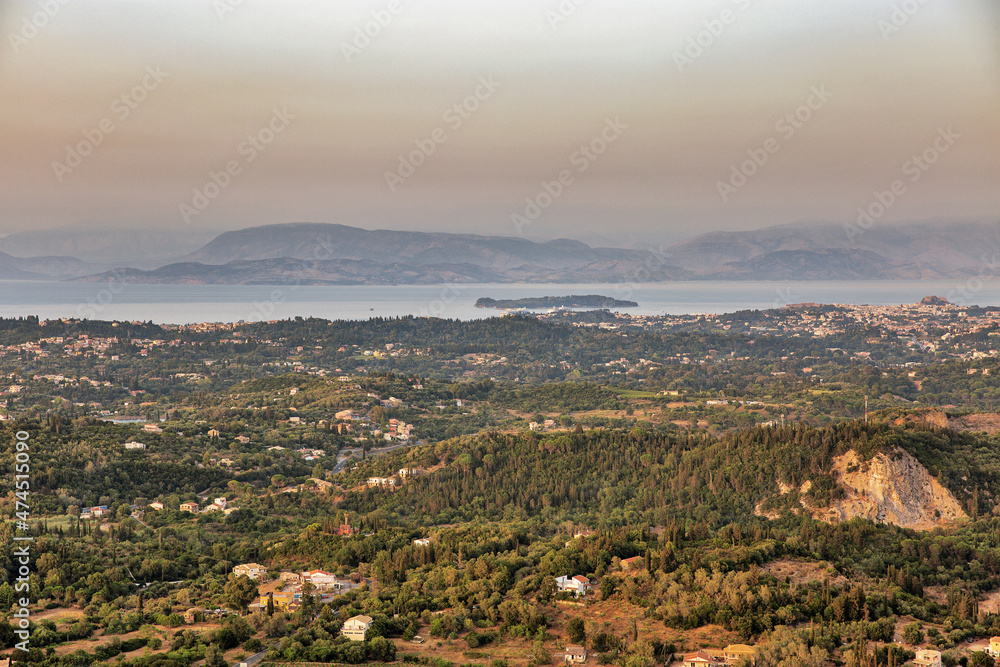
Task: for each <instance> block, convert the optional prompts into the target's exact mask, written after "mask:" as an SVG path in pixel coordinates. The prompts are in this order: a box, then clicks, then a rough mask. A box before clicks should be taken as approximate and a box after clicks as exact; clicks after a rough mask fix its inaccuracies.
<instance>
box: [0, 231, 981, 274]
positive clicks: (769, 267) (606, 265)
mask: <svg viewBox="0 0 1000 667" xmlns="http://www.w3.org/2000/svg"><path fill="white" fill-rule="evenodd" d="M87 233H90V232H87ZM115 234H117V233H113V232H107V233H105V234H103V235H99V236H97V237H95V238H94V239H92V240H90V241H88V244H89V245H87V244H85V247H84V248H83V249H84V250H86V251H87V253H88V257H105V256H108V253H109V252H110V250H109V249H110V248H112V247H113V245H114V239H115V238H116V236H115ZM142 234H143V232H134V234H132V235H131V236H126V237H123V238H128V239H131V241H129V243H130V244H131V245H129V246H128V248H126V252H127V253H128V254H131V255H132V256H133V257H134V256H136V255H137V254H138V255H139V256H141V255H142V252H143V249H145V248H149V247H150V246H155V245H156V244H157V243H159V244H160V247H159V248H158V250H157V252H158V253H160V254H161V255H163V256H165V257H167V259H165V260H161V261H160V262H154V261H152V258H151V257H148V256H147V257H146V260H145V261H144V262H143V263H142V265H137V264H135V263H128V262H124V261H123V262H120V263H114V262H101V263H99V264H98V263H92V262H87V261H83V260H81V259H79V258H77V257H76V256H59V255H58V254H56V253H40V256H34V257H25V256H20V257H19V256H15V255H17V253H13V252H10V251H9V250H5V249H6V248H22V249H31V250H38V251H44V250H46V249H49V248H55V249H57V250H58V249H65V248H70V247H74V244H77V245H76V246H75V247H78V248H79V247H80V246H79V245H78V244H79V243H80V240H79V237H78V236H77V237H73V236H72V235H71V236H69V237H67V238H63V235H62V234H61V233H60V234H52V233H49V234H48V236H49V237H50V238H52V237H54V238H55V240H54V241H53V242H52V243H50V244H48V245H46V243H45V238H46V233H45V232H44V231H42V232H26V233H23V234H15V235H12V236H8V237H5V238H4V239H0V278H3V279H17V280H66V279H80V280H88V281H101V280H107V279H109V278H110V277H112V274H111V273H109V272H107V270H108V269H111V268H112V267H117V268H118V270H117V271H116V272H114V277H115V278H116V279H118V280H127V281H130V282H136V283H157V284H292V283H296V284H314V285H362V284H373V285H391V284H440V283H447V282H456V283H474V282H496V283H510V282H528V283H539V282H551V283H586V282H594V283H602V282H604V283H614V282H627V281H670V280H776V281H783V280H916V279H938V280H946V279H964V278H968V277H972V276H978V275H993V274H996V273H997V271H996V270H995V269H996V267H997V265H998V260H1000V224H997V223H987V222H951V221H940V220H935V221H924V222H914V223H879V224H875V225H872V226H871V227H870V228H869V229H861V228H858V227H856V226H845V225H843V224H837V223H830V222H809V223H796V224H785V225H779V226H774V227H767V228H763V229H757V230H752V231H743V232H709V233H706V234H701V235H698V236H695V237H693V238H691V239H688V240H686V241H683V242H681V243H676V244H674V245H671V246H669V247H667V248H666V249H658V250H656V251H653V250H633V249H625V248H600V247H592V246H590V245H587V244H585V243H582V242H580V241H575V240H571V239H556V240H552V241H545V242H536V241H530V240H528V239H524V238H519V237H505V236H480V235H476V234H450V233H428V232H408V231H392V230H366V229H361V228H358V227H349V226H346V225H341V224H331V223H289V224H275V225H264V226H261V227H251V228H247V229H240V230H235V231H229V232H224V233H221V234H219V235H217V236H215V237H214V238H212V239H211V240H209V241H208V242H207V243H205V244H203V245H200V246H198V247H197V248H195V249H194V250H193V251H190V252H188V253H187V254H185V255H182V256H179V257H175V258H170V257H168V252H169V251H170V250H174V251H178V250H184V248H185V246H184V245H183V244H181V245H180V246H178V245H176V244H174V243H173V242H170V244H169V245H168V247H166V248H164V247H162V246H163V244H167V243H168V241H169V240H170V238H169V237H170V234H171V233H170V232H162V231H159V232H150V234H152V236H151V237H149V238H148V239H147V238H142ZM191 245H192V242H191V240H188V242H187V247H190V246H191ZM991 272H992V273H991Z"/></svg>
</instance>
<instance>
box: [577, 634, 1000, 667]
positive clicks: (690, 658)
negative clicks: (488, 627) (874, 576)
mask: <svg viewBox="0 0 1000 667" xmlns="http://www.w3.org/2000/svg"><path fill="white" fill-rule="evenodd" d="M986 653H988V654H990V655H991V656H993V657H994V658H996V657H1000V637H993V638H992V639H991V640H990V647H989V648H988V649H986ZM585 659H586V658H585ZM743 661H747V662H749V663H750V664H751V665H753V664H756V662H757V657H756V653H755V651H754V647H752V646H747V645H746V644H730V645H729V646H727V647H726V648H724V649H721V650H719V649H713V648H704V649H701V650H698V651H695V652H694V653H685V654H684V660H683V667H721V666H722V665H735V664H737V663H740V662H743ZM567 662H569V660H568V658H567ZM913 664H914V665H915V666H916V667H942V664H941V651H935V650H934V649H918V650H917V651H916V658H915V659H914V660H913Z"/></svg>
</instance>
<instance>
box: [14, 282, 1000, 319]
mask: <svg viewBox="0 0 1000 667" xmlns="http://www.w3.org/2000/svg"><path fill="white" fill-rule="evenodd" d="M570 294H579V295H584V294H601V295H604V296H610V297H613V298H616V299H621V300H629V301H635V302H637V303H638V304H639V306H638V307H637V308H621V309H618V310H620V311H621V312H626V313H632V314H636V315H680V314H707V313H715V314H718V313H729V312H734V311H737V310H744V309H751V310H753V309H767V308H780V307H783V306H785V305H788V304H794V303H803V302H815V303H839V304H859V305H860V304H871V305H891V304H907V303H916V302H918V301H919V300H920V299H922V298H923V297H925V296H929V295H936V296H941V297H945V298H948V299H949V300H950V301H951V302H952V303H957V304H959V305H973V304H977V305H981V306H996V305H1000V280H993V281H991V280H985V281H984V280H978V279H973V280H968V281H959V280H955V281H921V280H907V281H800V282H796V281H788V282H714V281H683V282H666V283H618V284H606V283H605V284H559V285H551V284H535V283H532V284H448V285H400V286H382V285H350V286H332V287H314V286H301V285H284V286H273V285H142V284H128V283H122V282H109V283H84V282H42V281H12V280H3V281H0V317H4V318H11V317H23V316H30V315H34V316H37V317H39V318H41V319H59V318H86V319H99V320H120V321H143V322H146V321H152V322H154V323H156V324H192V323H197V322H240V321H245V322H259V321H266V320H274V319H286V318H294V317H318V318H323V319H330V320H338V319H339V320H366V319H369V318H373V317H401V316H406V315H413V316H417V317H427V316H431V317H441V318H447V319H459V320H471V319H482V318H487V317H496V316H499V315H501V314H502V311H499V310H492V309H483V308H476V307H475V305H474V304H475V302H476V300H477V299H479V298H480V297H491V298H494V299H519V298H525V297H540V296H565V295H570Z"/></svg>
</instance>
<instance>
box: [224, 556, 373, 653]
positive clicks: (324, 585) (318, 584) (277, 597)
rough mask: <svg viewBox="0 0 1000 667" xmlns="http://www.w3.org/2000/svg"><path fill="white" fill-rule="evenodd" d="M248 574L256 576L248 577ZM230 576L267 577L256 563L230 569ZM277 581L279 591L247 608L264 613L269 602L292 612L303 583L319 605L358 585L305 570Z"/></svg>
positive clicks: (284, 573)
mask: <svg viewBox="0 0 1000 667" xmlns="http://www.w3.org/2000/svg"><path fill="white" fill-rule="evenodd" d="M251 573H252V574H254V575H256V576H251ZM233 574H246V575H247V576H248V577H250V578H251V579H254V580H255V581H256V580H258V579H259V578H262V577H264V576H266V575H267V569H266V568H264V567H263V566H261V565H258V564H257V563H247V564H246V565H237V566H236V567H235V568H233ZM278 578H279V579H281V581H282V582H284V584H283V587H282V590H280V591H278V592H276V593H271V594H270V595H266V596H265V595H262V596H260V597H259V598H258V599H257V601H256V602H254V603H253V604H251V605H250V609H260V610H266V609H267V606H268V603H269V602H270V603H271V604H273V605H274V608H275V609H280V610H282V611H286V612H289V611H294V610H296V609H298V608H299V606H300V605H301V604H302V595H303V591H302V587H303V586H304V585H305V584H307V583H309V584H312V586H313V588H314V590H315V591H316V594H317V595H318V596H319V601H320V603H322V604H325V603H327V602H330V601H331V600H332V599H333V598H334V596H336V595H342V594H344V593H347V592H349V591H352V590H354V589H355V588H358V587H359V586H360V585H361V584H360V583H356V582H354V581H353V580H351V579H341V578H340V577H338V576H337V575H336V574H333V573H332V572H326V571H324V570H309V571H307V572H298V573H297V572H282V573H281V574H279V575H278ZM285 588H288V590H285ZM362 639H363V637H362Z"/></svg>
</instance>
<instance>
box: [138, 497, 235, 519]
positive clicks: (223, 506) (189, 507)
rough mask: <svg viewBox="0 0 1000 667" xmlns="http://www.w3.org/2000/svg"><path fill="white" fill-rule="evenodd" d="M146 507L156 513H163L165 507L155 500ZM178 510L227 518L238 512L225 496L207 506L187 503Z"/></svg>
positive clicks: (191, 502)
mask: <svg viewBox="0 0 1000 667" xmlns="http://www.w3.org/2000/svg"><path fill="white" fill-rule="evenodd" d="M147 507H149V509H153V510H156V511H157V512H161V511H163V509H164V507H165V505H164V504H163V503H161V502H160V501H158V500H157V501H153V502H151V503H149V505H147ZM178 509H180V511H181V512H190V513H191V514H198V513H199V512H201V513H208V512H222V513H223V514H225V515H226V516H229V515H230V514H232V513H233V512H235V511H236V510H238V509H239V507H234V506H231V505H230V504H229V501H228V500H226V498H225V496H219V497H218V498H215V499H214V500H213V501H212V502H211V503H209V504H208V505H205V507H200V506H199V505H198V503H196V502H193V501H188V502H186V503H181V504H180V507H179V508H178Z"/></svg>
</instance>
